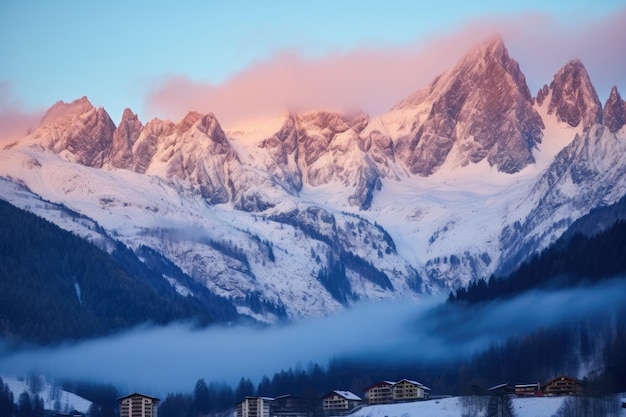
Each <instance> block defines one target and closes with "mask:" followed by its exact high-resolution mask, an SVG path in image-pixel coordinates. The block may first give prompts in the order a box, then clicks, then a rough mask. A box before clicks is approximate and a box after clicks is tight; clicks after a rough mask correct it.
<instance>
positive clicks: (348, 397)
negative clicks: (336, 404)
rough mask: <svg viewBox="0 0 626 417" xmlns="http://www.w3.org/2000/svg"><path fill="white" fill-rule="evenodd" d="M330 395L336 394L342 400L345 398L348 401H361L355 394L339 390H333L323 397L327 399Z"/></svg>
mask: <svg viewBox="0 0 626 417" xmlns="http://www.w3.org/2000/svg"><path fill="white" fill-rule="evenodd" d="M332 394H337V395H339V396H341V397H343V398H345V399H346V400H348V401H361V397H359V396H358V395H356V394H353V393H352V392H350V391H341V390H333V391H332V392H329V393H328V394H326V395H324V398H326V397H328V396H329V395H332Z"/></svg>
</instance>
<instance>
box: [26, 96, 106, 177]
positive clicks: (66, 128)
mask: <svg viewBox="0 0 626 417" xmlns="http://www.w3.org/2000/svg"><path fill="white" fill-rule="evenodd" d="M114 131H115V124H114V123H113V121H112V120H111V118H110V117H109V115H108V114H107V112H106V111H105V110H104V109H102V108H99V109H96V108H95V107H93V106H92V105H91V103H90V102H89V100H87V98H86V97H82V98H80V99H78V100H75V101H73V102H71V103H69V104H68V103H64V102H62V101H59V102H57V103H56V104H55V105H53V106H52V107H51V108H50V109H49V110H48V111H47V112H46V114H45V115H44V117H43V119H42V120H41V123H40V124H39V127H37V129H36V130H35V131H34V132H33V134H32V137H33V138H35V139H41V141H42V142H41V143H42V145H43V146H45V147H47V148H48V149H50V150H52V151H54V152H56V153H58V154H62V155H64V156H65V157H66V158H68V159H70V160H73V161H75V162H78V163H80V164H83V165H86V166H90V167H94V168H101V167H102V166H103V164H104V163H105V161H106V159H107V158H108V155H109V152H110V150H111V144H112V142H113V132H114Z"/></svg>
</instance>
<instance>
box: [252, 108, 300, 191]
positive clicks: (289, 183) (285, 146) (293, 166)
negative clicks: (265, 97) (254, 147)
mask: <svg viewBox="0 0 626 417" xmlns="http://www.w3.org/2000/svg"><path fill="white" fill-rule="evenodd" d="M259 147H260V148H261V149H263V150H265V151H266V152H267V153H268V154H269V157H270V161H271V162H270V163H268V164H266V166H265V168H266V169H267V171H268V172H269V174H270V175H271V176H272V177H273V178H274V179H275V180H276V181H277V182H278V184H279V185H280V186H281V187H283V188H284V189H285V190H286V191H287V192H288V193H290V194H297V193H299V192H300V191H301V190H302V171H301V170H300V167H299V166H298V163H297V158H298V129H297V125H296V119H295V116H293V115H291V114H290V115H289V116H288V117H287V118H286V119H285V122H284V123H283V125H282V127H281V128H280V130H279V131H278V132H276V133H275V134H274V135H273V136H272V137H270V138H267V139H264V140H263V142H262V143H261V144H260V145H259Z"/></svg>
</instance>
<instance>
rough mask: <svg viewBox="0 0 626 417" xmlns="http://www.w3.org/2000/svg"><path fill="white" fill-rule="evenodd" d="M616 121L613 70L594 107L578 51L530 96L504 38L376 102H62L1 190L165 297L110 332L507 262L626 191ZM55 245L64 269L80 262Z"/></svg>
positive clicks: (85, 285)
mask: <svg viewBox="0 0 626 417" xmlns="http://www.w3.org/2000/svg"><path fill="white" fill-rule="evenodd" d="M625 124H626V102H625V101H624V100H622V98H621V97H620V94H619V92H618V91H617V88H616V87H614V88H613V90H612V91H611V93H610V97H609V98H608V100H607V101H606V103H605V104H604V106H603V105H602V103H601V102H600V100H599V98H598V95H597V93H596V91H595V89H594V86H593V84H592V82H591V80H590V78H589V76H588V74H587V71H586V70H585V67H584V66H583V64H582V63H581V62H580V61H578V60H572V61H570V62H568V63H566V64H565V65H564V66H563V67H562V68H561V69H560V70H559V71H558V72H557V74H556V75H554V79H553V80H551V81H550V82H549V84H546V85H545V86H544V87H543V88H541V89H540V90H539V91H538V92H537V93H536V95H535V96H534V97H533V94H532V93H531V92H530V90H529V88H528V86H527V84H526V79H525V76H524V74H523V73H522V71H521V70H520V68H519V65H518V64H517V62H516V61H515V60H514V59H512V58H511V57H510V56H509V54H508V51H507V49H506V47H505V45H504V44H503V42H502V39H501V38H499V37H494V38H491V39H489V40H487V41H486V42H484V43H483V44H481V45H478V46H477V47H476V48H475V49H473V50H471V51H470V52H469V53H468V54H467V55H466V56H464V57H463V58H462V59H461V60H460V61H459V62H458V63H457V65H456V66H455V67H454V68H452V69H451V70H449V71H448V72H446V73H444V74H442V75H440V76H438V77H437V78H436V79H435V80H433V81H432V83H431V84H430V85H428V86H427V87H426V88H424V89H422V90H419V91H417V92H414V93H413V94H411V95H409V96H408V97H407V98H406V99H405V100H403V101H402V102H400V103H399V104H397V105H396V106H395V107H394V108H392V109H391V110H389V111H388V112H386V113H384V114H381V115H377V116H369V115H367V114H363V113H352V114H345V113H339V112H332V111H315V112H306V113H298V114H294V113H285V114H282V115H280V116H277V117H275V118H269V119H263V120H253V121H250V122H247V123H242V124H240V125H239V126H232V127H228V129H226V128H225V127H223V126H221V125H220V122H219V121H218V120H217V118H216V117H215V116H214V115H213V114H199V113H197V112H193V111H191V112H189V113H188V114H187V115H186V116H185V117H184V118H183V119H182V120H180V121H178V122H173V121H169V120H160V119H153V120H151V121H149V122H147V123H145V124H144V123H143V122H142V121H140V120H139V119H138V117H137V116H136V115H135V114H134V113H133V112H132V111H131V110H130V109H126V110H125V111H124V113H123V115H122V119H121V121H120V123H119V125H117V126H116V125H115V124H114V123H113V121H112V120H111V118H110V116H109V115H108V114H107V112H106V111H105V110H104V109H103V108H95V107H94V106H93V105H92V104H91V103H90V102H89V101H88V99H87V98H86V97H83V98H80V99H78V100H76V101H73V102H71V103H64V102H57V103H56V104H54V105H53V106H52V107H51V108H50V109H49V110H48V111H47V113H46V114H45V116H44V117H43V118H42V120H41V122H40V124H39V126H38V127H36V128H35V129H33V130H32V131H31V132H29V134H27V135H25V136H24V137H23V138H21V139H19V140H18V141H16V142H14V143H11V144H8V145H6V146H5V147H4V148H3V149H2V150H1V151H0V197H1V198H2V199H3V200H6V202H8V203H10V205H11V206H15V207H17V208H19V209H22V210H25V211H26V212H29V213H32V214H35V215H37V216H39V217H42V218H44V219H46V220H47V221H48V222H50V223H52V224H53V225H56V226H58V228H60V229H64V230H65V231H69V232H71V235H72V236H73V237H72V238H70V237H67V238H66V239H74V238H76V237H78V238H80V240H82V241H83V243H84V241H87V242H89V243H90V245H89V246H90V247H91V249H77V248H79V247H80V248H82V246H80V243H76V242H74V243H71V244H70V243H67V242H68V240H63V241H64V242H66V243H65V244H66V245H67V247H68V248H69V247H71V248H75V249H73V250H76V251H78V250H80V251H81V252H80V253H81V254H83V255H84V256H87V255H86V254H88V253H91V252H90V251H91V250H94V249H95V250H97V251H98V252H99V253H100V255H98V256H103V257H113V258H114V259H115V260H116V261H115V262H113V264H115V265H117V266H115V265H114V266H111V268H117V269H122V270H123V276H124V279H123V280H122V281H120V282H122V284H120V286H119V288H132V289H133V291H134V294H144V296H145V297H146V299H147V300H151V301H150V303H162V305H164V306H165V305H167V306H171V307H168V308H170V309H169V310H167V311H166V313H167V312H171V314H170V313H167V314H166V313H164V312H163V311H160V312H159V314H161V316H158V315H157V316H155V315H152V314H151V313H149V311H150V310H149V308H148V307H149V306H147V307H146V310H145V315H144V316H141V315H139V316H138V317H136V318H135V321H134V322H133V321H132V320H131V321H129V322H124V321H118V322H116V323H118V324H112V325H111V326H110V327H109V328H108V331H111V329H115V328H116V326H117V328H119V327H124V325H125V324H124V323H128V324H129V325H130V324H136V323H139V322H141V321H142V320H153V321H157V322H158V321H160V320H162V321H168V320H169V319H177V318H181V317H195V316H200V315H202V314H205V315H206V316H207V318H208V320H209V321H211V320H213V321H222V322H226V321H235V320H240V319H249V320H251V321H254V322H262V323H275V322H278V321H282V320H296V319H299V318H303V317H311V316H322V315H327V314H329V313H331V312H335V311H339V310H342V309H344V308H346V307H349V306H351V305H354V304H355V303H357V302H358V301H362V300H372V301H377V300H396V299H416V298H423V297H426V296H429V295H431V294H447V293H448V292H450V291H451V290H454V289H457V288H460V287H465V286H467V285H468V284H469V283H471V282H474V281H476V280H477V279H481V278H486V277H489V276H490V275H492V274H497V275H504V274H508V273H510V272H511V271H513V270H515V269H516V268H517V267H518V266H519V265H520V264H521V263H522V262H524V261H526V260H528V259H529V258H530V257H531V256H532V255H533V254H535V253H538V252H540V251H542V250H543V249H545V248H547V247H548V246H549V245H551V244H552V243H554V242H555V241H556V240H557V239H558V238H559V237H560V236H561V235H562V234H563V233H564V232H566V230H567V229H568V228H569V227H570V225H572V224H573V223H574V222H575V221H576V220H577V219H579V218H581V217H583V216H585V215H586V214H588V213H589V212H590V211H592V210H593V209H597V208H601V207H604V206H609V205H612V204H614V203H616V202H618V201H619V200H620V199H621V198H622V197H623V196H624V195H626V175H625V173H626V129H624V125H625ZM15 207H14V208H15ZM20 213H21V214H19V215H18V214H12V216H15V217H12V218H15V219H22V220H16V221H19V224H20V227H22V229H17V230H16V231H15V233H18V234H19V233H20V230H21V231H22V232H23V231H24V230H25V229H24V227H25V226H24V224H26V223H28V222H30V220H29V221H27V220H23V218H24V216H26V215H29V213H24V212H20ZM20 216H21V217H20ZM53 225H50V224H48V226H46V227H52V226H53ZM56 226H55V227H56ZM608 226H610V225H607V227H608ZM37 227H38V228H41V227H43V226H37ZM7 239H11V237H10V236H9V237H7ZM64 239H65V238H64ZM72 242H73V241H72ZM3 245H4V246H6V245H5V244H4V243H3ZM3 256H4V255H3ZM50 256H53V255H50ZM69 257H70V258H71V254H70V256H69ZM55 259H59V262H60V263H62V264H63V265H65V266H63V265H62V266H61V270H60V272H59V273H58V276H59V277H61V276H63V275H64V273H63V270H62V268H63V267H66V268H69V266H68V265H70V264H71V260H68V259H63V257H62V256H59V257H56V258H55ZM102 263H104V264H107V262H105V261H104V260H103V261H102ZM107 265H108V264H107ZM96 269H100V270H101V268H100V267H98V268H96ZM68 271H69V269H68ZM71 271H72V272H71V274H69V276H68V277H66V278H65V279H67V280H69V281H68V285H67V286H66V287H65V288H66V292H67V293H68V294H69V295H71V297H72V298H73V299H74V300H75V303H76V305H77V306H79V305H82V306H83V308H89V306H88V305H86V304H88V303H94V304H97V303H101V302H102V297H100V296H98V295H97V291H98V290H97V286H94V285H93V283H90V280H96V279H100V280H104V279H106V278H105V276H106V274H104V273H103V274H102V276H99V275H98V274H94V273H93V268H89V266H88V265H87V266H83V267H81V266H80V265H79V266H77V267H72V269H71ZM155 276H156V278H154V277H155ZM129 286H130V287H129ZM139 288H149V289H150V291H148V289H145V291H144V290H141V291H144V292H140V293H138V292H137V291H139ZM90 291H92V292H93V293H92V294H90ZM31 294H32V292H31ZM115 294H117V295H115ZM115 294H112V295H110V298H108V300H111V301H110V302H111V303H114V301H112V300H114V299H115V297H123V296H122V295H120V294H121V291H119V292H117V293H115ZM66 295H67V294H66ZM151 297H152V298H151ZM90 300H91V301H90ZM120 300H121V301H119V303H120V304H123V299H120ZM216 306H219V308H218V307H216ZM93 314H95V315H97V314H98V313H97V311H96V310H94V312H93ZM117 314H118V315H122V314H123V313H120V312H118V313H117ZM168 314H170V315H168ZM118 318H119V317H118ZM120 320H121V319H120ZM0 326H2V334H3V336H5V337H11V336H15V335H19V331H18V330H16V329H15V328H12V327H11V326H10V325H8V324H7V318H6V317H5V318H4V319H3V321H1V322H0ZM103 332H104V329H103ZM77 334H80V333H77ZM96 334H97V331H96ZM69 336H71V335H69ZM33 338H34V339H37V338H36V337H34V336H33ZM52 338H53V337H52ZM53 339H54V338H53Z"/></svg>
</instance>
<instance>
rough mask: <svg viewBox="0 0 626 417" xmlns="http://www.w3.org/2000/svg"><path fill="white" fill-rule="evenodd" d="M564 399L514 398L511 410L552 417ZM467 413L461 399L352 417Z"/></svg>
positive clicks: (520, 416)
mask: <svg viewBox="0 0 626 417" xmlns="http://www.w3.org/2000/svg"><path fill="white" fill-rule="evenodd" d="M565 398H566V397H543V398H540V397H538V398H514V399H513V409H514V411H515V415H516V416H517V417H552V416H553V415H554V414H555V413H556V412H557V410H558V409H559V408H560V407H561V405H562V404H563V401H565ZM466 412H467V411H466V410H465V409H464V408H463V398H462V397H451V398H443V399H440V400H429V401H418V402H413V403H402V404H389V405H372V406H367V407H363V408H361V409H360V410H358V411H357V412H356V413H354V414H351V416H353V417H412V416H425V417H426V416H427V417H460V416H462V415H463V414H464V413H466Z"/></svg>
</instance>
